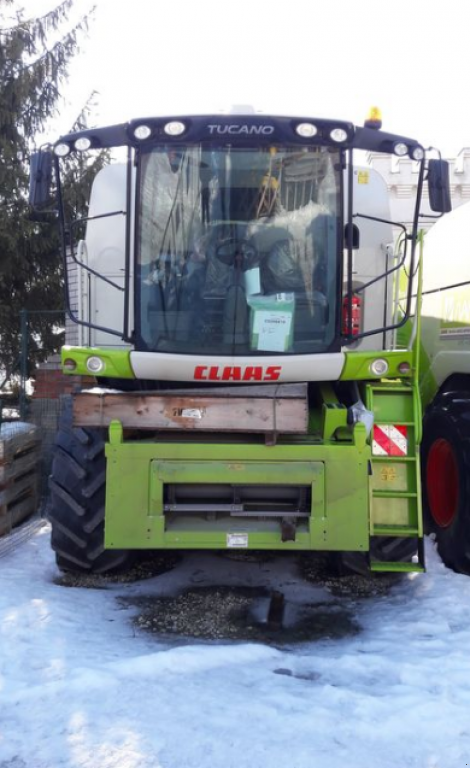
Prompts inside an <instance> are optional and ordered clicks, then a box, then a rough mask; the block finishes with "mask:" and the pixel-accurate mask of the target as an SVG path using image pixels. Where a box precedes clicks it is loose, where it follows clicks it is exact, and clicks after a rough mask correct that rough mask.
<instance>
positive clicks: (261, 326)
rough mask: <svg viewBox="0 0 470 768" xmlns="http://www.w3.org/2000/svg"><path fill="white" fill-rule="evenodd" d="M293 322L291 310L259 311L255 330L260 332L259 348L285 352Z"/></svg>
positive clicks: (265, 350) (263, 350)
mask: <svg viewBox="0 0 470 768" xmlns="http://www.w3.org/2000/svg"><path fill="white" fill-rule="evenodd" d="M291 323H292V314H291V313H290V312H257V313H256V321H255V328H254V332H255V333H258V349H259V350H260V351H262V352H285V350H286V348H287V339H288V338H289V333H290V326H291Z"/></svg>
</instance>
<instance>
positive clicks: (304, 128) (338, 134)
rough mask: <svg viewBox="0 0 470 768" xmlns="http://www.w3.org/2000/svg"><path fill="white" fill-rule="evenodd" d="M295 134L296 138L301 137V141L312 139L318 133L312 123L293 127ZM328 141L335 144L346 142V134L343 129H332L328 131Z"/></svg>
mask: <svg viewBox="0 0 470 768" xmlns="http://www.w3.org/2000/svg"><path fill="white" fill-rule="evenodd" d="M295 132H296V133H297V135H298V136H302V138H303V139H312V138H313V137H314V136H316V135H317V133H318V128H317V126H316V125H314V123H299V124H298V125H296V127H295ZM329 135H330V139H331V140H332V141H334V142H336V144H342V143H343V142H345V141H347V140H348V133H347V131H345V130H344V128H332V129H331V131H330V134H329Z"/></svg>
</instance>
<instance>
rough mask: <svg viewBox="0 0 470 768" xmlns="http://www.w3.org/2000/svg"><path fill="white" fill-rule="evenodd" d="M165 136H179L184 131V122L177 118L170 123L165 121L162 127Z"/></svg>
mask: <svg viewBox="0 0 470 768" xmlns="http://www.w3.org/2000/svg"><path fill="white" fill-rule="evenodd" d="M163 130H164V131H165V133H166V134H167V136H181V134H182V133H184V132H185V130H186V126H185V124H184V123H180V122H179V120H172V122H171V123H167V124H166V125H165V127H164V129H163Z"/></svg>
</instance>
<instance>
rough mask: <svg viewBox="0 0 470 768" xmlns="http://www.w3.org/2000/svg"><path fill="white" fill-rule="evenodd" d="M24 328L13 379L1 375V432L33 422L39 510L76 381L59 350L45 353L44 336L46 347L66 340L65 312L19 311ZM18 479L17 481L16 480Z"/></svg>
mask: <svg viewBox="0 0 470 768" xmlns="http://www.w3.org/2000/svg"><path fill="white" fill-rule="evenodd" d="M20 328H21V345H20V355H19V359H18V364H17V366H15V370H14V372H13V373H12V374H11V376H10V377H9V378H8V379H7V378H6V377H3V378H2V376H1V374H0V430H2V433H3V435H4V436H8V440H9V439H10V436H11V435H13V434H15V432H16V433H20V432H21V430H22V429H24V427H22V426H21V425H25V424H28V425H33V427H34V433H35V435H36V436H37V452H38V463H37V465H36V470H35V471H36V473H37V508H38V509H39V510H44V507H45V500H46V497H47V487H48V476H49V474H50V468H51V463H52V452H53V450H52V449H53V444H54V438H55V434H56V431H57V426H58V422H59V417H60V412H61V407H62V397H61V396H62V395H64V394H67V393H69V392H71V391H73V389H74V387H76V386H77V382H76V381H74V380H73V378H72V379H70V378H68V377H65V376H64V375H63V374H62V372H61V370H60V358H59V354H51V355H48V356H47V357H46V354H45V352H44V349H45V340H47V348H50V346H52V345H54V342H55V341H57V345H56V346H57V348H59V346H60V345H61V343H62V341H63V334H64V330H65V312H64V311H63V310H57V311H55V310H33V311H30V310H27V309H24V310H22V311H21V313H20ZM2 433H0V435H1V434H2ZM6 439H7V438H6V437H5V440H6ZM17 443H18V440H17ZM15 450H17V453H18V455H19V456H20V457H21V456H22V454H23V453H24V451H23V449H22V447H21V444H20V443H18V445H17V449H15ZM17 464H18V462H17ZM18 466H19V464H18ZM5 472H6V470H5ZM10 474H11V473H10ZM20 479H21V478H20ZM14 482H15V483H17V482H18V481H17V479H15V481H14ZM10 485H11V483H10ZM0 493H1V485H0Z"/></svg>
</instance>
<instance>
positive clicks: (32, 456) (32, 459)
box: [0, 448, 40, 486]
mask: <svg viewBox="0 0 470 768" xmlns="http://www.w3.org/2000/svg"><path fill="white" fill-rule="evenodd" d="M39 458H40V453H39V449H38V448H33V449H30V450H29V452H28V453H24V454H23V453H20V454H18V455H17V456H14V457H13V459H12V460H11V461H10V462H9V463H8V464H0V486H2V485H5V483H6V482H7V481H8V480H11V479H12V478H13V477H18V475H21V474H24V473H25V472H27V471H28V470H29V469H33V467H35V466H36V465H37V464H38V463H39Z"/></svg>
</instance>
